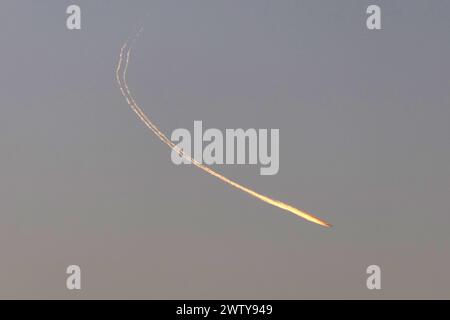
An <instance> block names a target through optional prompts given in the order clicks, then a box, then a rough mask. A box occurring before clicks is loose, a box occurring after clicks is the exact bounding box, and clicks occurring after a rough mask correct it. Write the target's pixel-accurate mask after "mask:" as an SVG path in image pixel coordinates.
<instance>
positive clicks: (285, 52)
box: [0, 0, 450, 299]
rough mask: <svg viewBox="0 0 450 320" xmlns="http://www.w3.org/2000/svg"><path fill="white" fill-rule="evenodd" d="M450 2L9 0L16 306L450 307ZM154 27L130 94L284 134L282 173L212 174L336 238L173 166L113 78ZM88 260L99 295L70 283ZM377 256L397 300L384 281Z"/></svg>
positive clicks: (7, 279) (11, 293)
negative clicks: (357, 301)
mask: <svg viewBox="0 0 450 320" xmlns="http://www.w3.org/2000/svg"><path fill="white" fill-rule="evenodd" d="M74 3H75V4H78V5H80V6H81V10H82V30H79V31H69V30H67V29H66V25H65V20H66V17H67V15H66V14H65V11H66V7H67V6H68V5H70V4H74ZM369 4H379V5H380V6H381V8H382V25H383V30H381V31H368V30H367V28H366V25H365V19H366V15H365V11H366V8H367V6H368V5H369ZM449 12H450V2H449V1H447V0H432V1H420V0H401V1H398V0H397V1H392V0H391V1H381V0H377V1H365V0H364V1H361V0H341V1H333V0H326V1H325V0H320V1H318V0H308V1H303V0H277V1H274V0H272V1H268V0H226V1H225V0H220V1H219V0H214V1H207V0H201V1H198V0H195V1H192V0H189V1H168V0H160V1H117V0H116V1H111V0H108V1H106V0H104V1H100V0H96V1H75V0H74V1H50V0H46V1H31V0H30V1H17V0H14V1H12V0H7V1H2V4H1V10H0V40H1V43H2V50H1V60H0V61H1V63H2V68H1V72H0V96H1V101H2V103H1V105H2V106H1V107H0V150H1V154H0V155H1V157H0V255H1V256H0V298H153V299H159V298H161V299H164V298H182V299H183V298H189V299H197V298H209V299H213V298H219V299H220V298H234V299H245V298H254V299H260V298H264V299H300V298H368V299H377V298H450V277H449V276H448V270H450V253H449V243H450V232H449V230H448V229H449V226H450V197H449V195H450V139H449V138H450V125H449V122H450V90H449V88H450V76H449V75H450V63H449V60H448V57H449V56H450V41H449V37H448V34H449V32H450V20H449V19H448V13H449ZM140 22H142V23H143V24H144V27H145V31H144V33H143V34H142V37H141V38H140V40H139V41H138V42H137V44H136V47H135V51H134V54H133V57H132V61H131V64H130V69H129V84H130V86H131V88H132V90H133V92H134V94H135V96H136V98H137V99H138V101H139V102H140V104H141V105H142V107H143V109H145V112H147V113H148V114H149V115H150V117H152V118H153V119H154V120H155V122H156V123H158V124H159V125H160V127H161V129H162V130H163V131H164V132H166V133H167V134H169V135H170V133H171V132H172V130H174V129H176V128H183V127H184V128H188V129H192V127H193V121H194V120H202V121H203V125H204V126H205V127H206V128H219V129H223V130H224V129H226V128H279V129H280V171H279V174H278V175H275V176H260V175H259V168H258V167H257V166H217V167H215V169H217V170H218V171H220V172H222V173H224V174H226V175H227V176H229V177H230V178H233V179H237V180H238V181H240V182H242V183H243V184H245V185H248V186H251V187H253V188H254V189H256V190H257V191H259V192H262V193H264V194H268V195H270V196H273V197H275V198H278V199H280V200H284V201H287V202H288V203H291V204H293V205H295V206H298V207H299V208H302V209H304V210H307V211H310V212H312V213H315V214H317V215H318V216H320V217H321V218H324V219H326V220H327V221H329V222H331V223H332V224H333V225H334V228H332V229H325V228H322V227H319V226H317V225H313V224H311V223H308V222H305V221H304V220H302V219H299V218H298V217H295V216H293V215H291V214H286V213H285V212H283V211H281V210H279V209H277V208H273V207H271V206H268V205H267V204H264V203H262V202H259V201H257V200H255V199H253V198H251V197H249V196H247V195H245V194H243V193H241V192H239V191H236V190H234V189H232V188H230V187H228V186H227V185H225V184H223V183H221V182H219V181H218V180H216V179H214V178H212V177H210V176H208V175H206V174H205V173H203V172H201V171H199V170H198V169H196V168H194V167H189V166H180V167H177V166H175V165H174V164H173V163H172V162H171V161H170V150H169V149H168V148H167V147H166V146H164V145H163V144H162V143H161V142H160V141H159V140H158V139H157V138H156V137H155V136H153V135H152V134H151V133H149V132H148V130H147V129H146V128H145V127H144V126H143V125H142V123H140V122H139V121H138V119H137V118H136V116H135V115H134V114H133V113H132V112H131V111H130V109H129V108H128V107H127V105H126V103H125V101H124V100H123V98H122V96H121V95H120V91H119V89H118V88H117V85H116V83H115V78H114V71H115V66H116V63H117V59H118V53H119V49H120V47H121V45H122V43H123V42H124V41H125V40H126V39H127V37H128V36H129V35H131V34H133V32H135V30H136V29H137V26H138V24H139V23H140ZM71 264H77V265H80V266H81V268H82V276H83V277H82V286H83V289H82V291H81V292H75V293H74V292H69V291H68V290H67V289H66V287H65V281H66V274H65V269H66V267H67V266H68V265H71ZM372 264H376V265H379V266H380V267H381V268H382V288H383V289H382V290H381V291H375V292H374V291H369V290H367V288H366V278H367V275H366V273H365V271H366V268H367V266H369V265H372Z"/></svg>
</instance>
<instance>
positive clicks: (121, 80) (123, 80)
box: [116, 28, 331, 228]
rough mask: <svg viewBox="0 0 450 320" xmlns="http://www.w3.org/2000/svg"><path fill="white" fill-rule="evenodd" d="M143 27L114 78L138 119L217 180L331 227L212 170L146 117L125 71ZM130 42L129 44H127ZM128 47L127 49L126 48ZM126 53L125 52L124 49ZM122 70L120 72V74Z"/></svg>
mask: <svg viewBox="0 0 450 320" xmlns="http://www.w3.org/2000/svg"><path fill="white" fill-rule="evenodd" d="M142 31H143V28H141V29H140V30H139V31H138V33H137V34H136V36H135V37H134V38H133V39H132V40H131V42H130V41H128V40H127V41H126V42H125V43H124V44H123V46H122V48H121V49H120V54H119V62H118V64H117V69H116V80H117V83H118V85H119V88H120V92H121V93H122V95H123V97H124V98H125V100H126V102H127V104H128V105H129V107H130V108H131V110H133V112H134V113H136V115H137V116H138V117H139V119H140V120H141V121H142V122H143V123H144V124H145V125H146V126H147V128H148V129H150V130H151V131H152V132H153V133H154V134H155V135H156V136H157V137H158V138H159V139H160V140H161V141H162V142H164V143H165V144H166V145H167V146H168V147H169V148H171V149H172V150H174V151H175V152H177V153H178V154H179V155H180V156H181V157H183V158H184V159H186V160H188V161H189V162H191V163H192V164H194V165H195V166H196V167H197V168H199V169H201V170H203V171H205V172H206V173H208V174H210V175H212V176H214V177H216V178H218V179H219V180H221V181H223V182H225V183H227V184H228V185H230V186H232V187H234V188H236V189H238V190H241V191H243V192H245V193H247V194H249V195H251V196H253V197H255V198H257V199H259V200H261V201H263V202H265V203H268V204H270V205H272V206H275V207H278V208H280V209H283V210H286V211H288V212H291V213H293V214H295V215H297V216H299V217H301V218H303V219H306V220H308V221H310V222H313V223H316V224H319V225H321V226H324V227H328V228H329V227H331V224H329V223H327V222H325V221H323V220H321V219H319V218H318V217H315V216H313V215H312V214H309V213H306V212H303V211H301V210H299V209H297V208H295V207H293V206H291V205H289V204H287V203H284V202H282V201H279V200H275V199H272V198H270V197H267V196H265V195H262V194H260V193H258V192H256V191H253V190H252V189H250V188H247V187H245V186H243V185H241V184H239V183H237V182H235V181H233V180H231V179H229V178H227V177H225V176H223V175H221V174H220V173H218V172H216V171H214V170H213V169H211V168H210V167H208V166H206V165H204V164H203V163H201V162H199V161H197V160H196V159H194V158H192V157H191V156H190V155H188V154H186V153H184V152H183V151H182V150H181V149H180V148H179V147H178V146H177V145H175V144H174V143H173V142H172V141H171V140H170V139H169V138H168V137H167V136H166V135H165V134H164V133H163V132H162V131H161V130H159V128H158V127H157V126H156V125H155V124H154V123H153V122H152V121H151V120H150V119H149V118H148V116H147V115H146V114H145V113H144V111H143V110H142V109H141V107H140V106H139V105H138V103H137V102H136V100H135V99H134V97H133V95H132V94H131V90H130V89H129V87H128V83H127V71H128V64H129V62H130V55H131V49H132V48H133V44H134V42H135V41H136V40H137V38H138V37H139V36H140V34H141V33H142ZM129 42H130V44H129ZM127 48H128V49H127ZM126 49H127V51H126V54H124V53H125V50H126ZM121 70H122V74H121Z"/></svg>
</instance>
